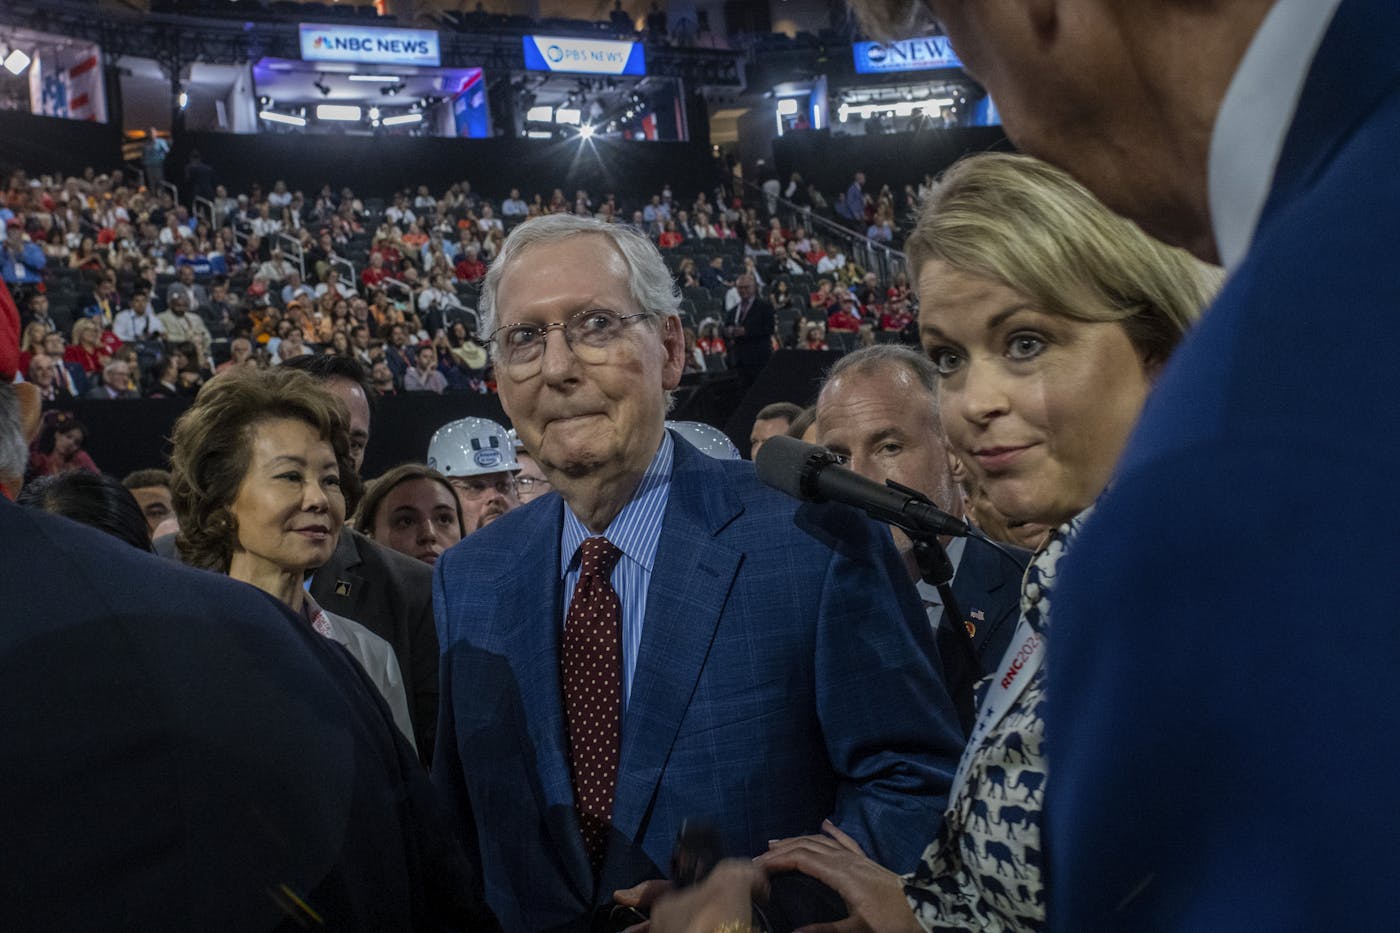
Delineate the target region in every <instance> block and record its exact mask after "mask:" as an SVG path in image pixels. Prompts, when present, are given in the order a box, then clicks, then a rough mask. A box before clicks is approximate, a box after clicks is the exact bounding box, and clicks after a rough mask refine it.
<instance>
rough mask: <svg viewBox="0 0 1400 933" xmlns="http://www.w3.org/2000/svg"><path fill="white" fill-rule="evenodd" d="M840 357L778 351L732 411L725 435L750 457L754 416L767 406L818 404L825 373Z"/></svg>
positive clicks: (830, 353)
mask: <svg viewBox="0 0 1400 933" xmlns="http://www.w3.org/2000/svg"><path fill="white" fill-rule="evenodd" d="M840 358H841V354H840V353H838V352H836V351H835V350H826V351H822V350H779V351H778V352H777V353H774V354H773V357H772V359H770V360H769V361H768V365H767V366H765V367H764V368H763V371H762V372H760V373H759V374H758V378H757V379H755V380H754V383H753V386H752V387H751V388H750V389H749V391H748V392H747V393H746V394H745V395H744V400H743V401H742V402H740V403H739V407H738V408H736V409H733V412H734V413H733V414H732V415H730V417H729V420H728V422H727V423H726V424H725V425H724V433H725V434H728V435H729V439H730V440H731V441H733V442H734V445H735V446H736V447H738V448H739V449H740V450H741V451H743V452H744V456H745V457H746V458H747V457H748V455H749V431H750V430H751V429H752V428H753V419H754V416H755V415H757V414H758V412H759V410H760V409H762V408H763V406H764V405H771V404H772V403H774V402H792V403H793V404H795V405H801V406H802V407H803V408H806V407H807V406H808V405H811V404H814V403H815V402H816V400H817V390H818V389H820V388H821V385H822V379H823V378H825V376H826V371H827V370H828V369H830V368H831V367H832V366H834V365H836V361H837V360H839V359H840Z"/></svg>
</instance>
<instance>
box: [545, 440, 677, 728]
mask: <svg viewBox="0 0 1400 933" xmlns="http://www.w3.org/2000/svg"><path fill="white" fill-rule="evenodd" d="M674 452H675V443H674V442H673V441H672V440H671V434H670V432H669V431H667V432H665V433H664V434H663V436H662V439H661V446H660V447H659V448H657V451H656V455H655V456H654V457H652V458H651V463H650V465H648V466H647V469H646V472H645V473H643V474H642V481H641V483H639V484H638V486H637V491H636V493H634V494H633V496H632V501H630V502H628V503H627V504H626V505H625V506H623V507H622V511H621V512H618V513H617V517H616V518H614V519H613V520H612V522H611V524H609V525H608V527H607V528H606V529H605V530H604V531H603V537H605V538H607V539H608V540H609V541H611V542H612V543H613V544H615V545H617V548H618V550H620V551H621V552H622V557H621V558H620V559H619V560H618V562H617V566H615V567H614V568H613V572H612V576H611V577H610V578H609V581H610V582H611V583H612V585H613V589H615V590H616V591H617V598H618V601H619V602H621V604H622V706H623V710H624V711H625V710H626V708H627V700H628V698H629V697H630V696H631V695H632V675H633V673H634V672H635V671H636V669H637V650H638V648H640V647H641V644H642V625H643V623H644V621H645V619H646V614H647V588H648V587H649V586H651V569H652V565H653V564H654V563H655V561H656V547H657V544H658V543H659V542H660V539H661V520H662V519H663V518H664V517H665V516H666V503H667V501H668V500H669V499H670V496H671V465H672V460H673V457H674ZM590 534H591V532H589V530H588V529H587V528H586V527H585V526H584V524H583V522H581V521H579V518H578V516H577V515H575V514H574V511H573V509H571V508H569V505H568V503H567V502H566V503H565V504H564V529H563V532H562V535H561V538H560V547H559V563H560V567H559V574H560V576H562V577H563V578H564V615H563V618H565V619H567V618H568V617H569V604H570V603H571V602H573V599H574V588H575V587H577V586H578V578H579V553H578V552H579V546H580V545H582V544H583V540H584V539H585V538H587V537H589V536H590Z"/></svg>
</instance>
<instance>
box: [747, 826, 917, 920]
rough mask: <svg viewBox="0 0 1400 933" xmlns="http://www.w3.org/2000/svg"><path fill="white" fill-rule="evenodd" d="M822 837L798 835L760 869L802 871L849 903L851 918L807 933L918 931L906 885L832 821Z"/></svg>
mask: <svg viewBox="0 0 1400 933" xmlns="http://www.w3.org/2000/svg"><path fill="white" fill-rule="evenodd" d="M822 830H823V831H824V833H825V835H821V836H797V837H794V838H792V839H778V840H775V841H773V842H770V843H769V844H768V851H767V852H765V853H763V854H762V855H760V856H759V857H758V858H756V859H754V860H753V861H754V865H755V866H757V867H758V868H760V869H762V870H763V871H765V872H766V873H768V874H770V875H771V874H774V873H776V872H782V871H800V872H801V873H802V874H804V875H810V876H811V877H813V878H816V879H817V880H818V881H820V882H822V883H823V884H825V885H826V886H827V887H829V888H831V889H832V890H833V891H835V892H836V893H837V894H839V895H841V899H842V900H844V901H845V902H846V910H847V912H848V913H849V916H848V917H847V918H846V919H845V920H838V921H836V922H835V923H819V924H815V925H813V926H810V927H806V928H804V930H803V931H802V933H893V931H901V933H902V931H917V930H918V929H919V925H918V922H917V921H916V920H915V919H914V912H913V911H912V910H911V909H910V908H909V902H908V901H907V900H905V898H904V880H903V879H902V878H901V877H900V876H899V875H896V874H895V873H894V872H892V871H890V870H889V869H887V868H885V867H884V866H883V865H880V864H879V863H877V862H874V861H872V860H871V859H869V858H866V855H865V852H864V851H863V850H862V849H861V847H860V844H859V843H857V842H856V841H855V840H854V839H852V838H851V837H850V836H848V835H846V834H845V833H844V832H842V831H841V830H840V829H839V828H837V826H836V825H835V824H834V823H832V822H831V821H830V820H823V821H822Z"/></svg>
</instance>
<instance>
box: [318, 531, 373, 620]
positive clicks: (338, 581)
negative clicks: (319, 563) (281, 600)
mask: <svg viewBox="0 0 1400 933" xmlns="http://www.w3.org/2000/svg"><path fill="white" fill-rule="evenodd" d="M361 563H363V561H361V560H360V549H359V547H357V544H356V540H355V532H354V531H352V530H351V529H350V527H349V526H348V525H347V526H346V527H345V528H344V529H343V530H342V531H341V532H340V540H338V541H337V542H336V544H335V554H334V556H332V558H331V560H330V563H329V564H328V565H327V566H326V567H325V568H324V569H325V570H328V571H330V572H329V573H327V574H326V575H325V577H324V578H323V579H322V580H319V581H318V580H316V579H314V578H313V580H312V586H313V587H315V589H316V590H317V591H318V592H317V593H316V594H315V595H316V601H317V602H318V603H320V604H321V608H323V609H326V610H329V611H330V612H334V613H336V614H337V615H342V616H345V617H346V618H348V619H360V618H363V617H364V616H365V615H366V613H362V612H361V611H360V610H361V609H362V608H363V607H364V606H365V604H366V603H367V602H368V601H369V595H370V593H369V582H368V581H367V580H366V579H365V578H364V577H362V576H360V575H359V574H358V573H356V572H355V570H356V568H358V567H359V566H360V564H361ZM316 576H317V577H320V576H321V571H317V574H316ZM318 583H319V585H317V584H318Z"/></svg>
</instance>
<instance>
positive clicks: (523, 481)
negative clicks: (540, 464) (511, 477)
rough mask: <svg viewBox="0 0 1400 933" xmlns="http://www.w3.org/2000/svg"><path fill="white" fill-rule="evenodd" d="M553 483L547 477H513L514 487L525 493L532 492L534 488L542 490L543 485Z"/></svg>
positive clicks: (551, 484)
mask: <svg viewBox="0 0 1400 933" xmlns="http://www.w3.org/2000/svg"><path fill="white" fill-rule="evenodd" d="M553 485H554V484H553V483H551V482H550V481H549V480H547V479H543V478H536V477H533V476H517V477H516V478H515V488H516V489H518V490H520V491H521V492H526V493H529V492H534V491H535V490H536V489H539V490H541V491H543V490H544V489H545V487H547V486H553Z"/></svg>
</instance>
